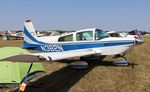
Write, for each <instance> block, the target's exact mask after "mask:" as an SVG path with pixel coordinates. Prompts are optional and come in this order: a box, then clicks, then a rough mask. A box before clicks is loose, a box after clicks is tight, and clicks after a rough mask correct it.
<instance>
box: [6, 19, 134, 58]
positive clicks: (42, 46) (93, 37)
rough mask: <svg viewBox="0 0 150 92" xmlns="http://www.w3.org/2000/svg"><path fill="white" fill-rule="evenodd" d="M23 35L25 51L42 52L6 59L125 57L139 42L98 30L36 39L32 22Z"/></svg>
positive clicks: (26, 24) (29, 21)
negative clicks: (96, 55)
mask: <svg viewBox="0 0 150 92" xmlns="http://www.w3.org/2000/svg"><path fill="white" fill-rule="evenodd" d="M23 33H24V42H23V48H26V49H32V50H38V51H42V52H40V53H30V54H20V55H16V56H11V57H8V58H7V59H9V58H10V60H16V59H17V61H19V60H18V59H20V61H26V59H27V61H34V59H35V58H36V59H35V61H37V60H41V59H42V60H43V59H44V60H48V61H55V60H61V59H66V58H73V57H82V56H87V55H95V54H98V55H118V56H119V55H120V56H123V55H124V54H126V53H127V52H128V51H130V50H131V49H132V48H133V47H134V45H135V42H136V38H128V37H110V36H108V35H107V33H106V32H105V31H103V30H100V29H97V28H93V29H84V30H79V31H76V32H73V33H69V34H67V35H63V36H52V37H45V38H44V37H37V35H36V33H35V29H34V27H33V24H32V21H31V20H26V21H25V22H24V32H23ZM16 57H17V58H16ZM18 57H22V58H18ZM23 57H24V58H23ZM26 57H28V58H26ZM29 58H30V59H29ZM31 58H32V59H31Z"/></svg>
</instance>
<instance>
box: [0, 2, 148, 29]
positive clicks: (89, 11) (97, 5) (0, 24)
mask: <svg viewBox="0 0 150 92" xmlns="http://www.w3.org/2000/svg"><path fill="white" fill-rule="evenodd" d="M26 19H31V20H32V21H33V24H34V26H35V29H38V30H41V29H60V30H78V29H84V28H93V27H96V28H100V29H103V30H110V31H111V30H112V31H130V30H133V29H139V30H145V31H150V0H1V3H0V30H11V29H12V30H18V29H23V21H24V20H26Z"/></svg>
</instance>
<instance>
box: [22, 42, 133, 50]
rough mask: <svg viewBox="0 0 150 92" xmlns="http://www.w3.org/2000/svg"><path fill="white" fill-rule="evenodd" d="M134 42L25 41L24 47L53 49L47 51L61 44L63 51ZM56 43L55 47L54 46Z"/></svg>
mask: <svg viewBox="0 0 150 92" xmlns="http://www.w3.org/2000/svg"><path fill="white" fill-rule="evenodd" d="M131 44H133V42H132V41H122V42H121V41H119V42H118V41H115V42H110V41H108V42H106V41H105V42H88V43H82V42H81V43H72V44H63V43H61V44H60V43H58V44H40V45H39V44H30V43H27V42H25V41H24V46H23V47H24V48H32V49H33V48H34V50H38V51H42V49H41V46H44V47H45V48H46V49H52V50H47V51H45V52H55V50H53V49H55V48H56V45H58V46H61V47H62V48H63V51H68V50H77V49H87V48H97V47H109V46H120V45H131ZM54 45H55V48H53V46H54Z"/></svg>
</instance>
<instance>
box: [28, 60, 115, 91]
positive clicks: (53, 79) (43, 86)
mask: <svg viewBox="0 0 150 92" xmlns="http://www.w3.org/2000/svg"><path fill="white" fill-rule="evenodd" d="M60 62H62V63H66V62H67V63H68V61H67V60H65V61H64V60H63V61H60ZM70 62H72V61H69V63H70ZM87 62H88V64H89V66H88V68H87V69H82V70H78V69H72V68H70V67H69V66H66V67H64V68H62V69H60V70H58V71H55V72H53V73H51V74H49V75H46V76H44V77H42V78H40V79H38V80H36V81H34V82H31V83H30V84H28V86H27V88H26V90H25V92H68V91H69V89H70V88H71V87H72V86H73V85H75V84H76V83H77V82H78V81H79V80H80V79H81V78H82V77H84V76H85V75H86V74H87V73H88V72H90V71H91V70H92V69H93V68H94V67H96V66H108V67H109V66H114V65H113V64H112V62H110V61H87Z"/></svg>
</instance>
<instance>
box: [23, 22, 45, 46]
mask: <svg viewBox="0 0 150 92" xmlns="http://www.w3.org/2000/svg"><path fill="white" fill-rule="evenodd" d="M23 33H24V42H23V47H24V48H28V47H32V45H33V44H43V42H41V41H39V39H38V37H37V35H36V32H35V29H34V27H33V24H32V21H31V20H26V21H24V32H23Z"/></svg>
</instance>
